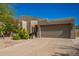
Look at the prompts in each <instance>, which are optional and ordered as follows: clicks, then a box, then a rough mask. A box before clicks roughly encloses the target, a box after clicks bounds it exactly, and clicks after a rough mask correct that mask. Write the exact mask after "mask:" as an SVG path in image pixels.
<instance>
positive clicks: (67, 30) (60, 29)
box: [18, 16, 75, 39]
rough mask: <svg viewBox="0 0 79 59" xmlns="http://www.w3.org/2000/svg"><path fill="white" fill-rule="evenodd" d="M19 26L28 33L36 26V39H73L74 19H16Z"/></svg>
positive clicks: (22, 17)
mask: <svg viewBox="0 0 79 59" xmlns="http://www.w3.org/2000/svg"><path fill="white" fill-rule="evenodd" d="M18 19H19V22H20V25H21V26H22V27H23V28H25V29H27V30H28V31H29V33H32V32H33V28H32V27H34V26H35V25H37V26H38V34H37V36H38V37H49V38H72V39H74V38H75V27H74V18H61V19H55V20H47V19H41V18H34V17H29V16H21V17H19V18H18Z"/></svg>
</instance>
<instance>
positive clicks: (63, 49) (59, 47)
mask: <svg viewBox="0 0 79 59" xmlns="http://www.w3.org/2000/svg"><path fill="white" fill-rule="evenodd" d="M0 55H2V56H54V55H63V56H64V55H79V53H78V49H77V50H76V46H75V45H74V44H73V42H72V40H71V39H63V38H40V39H39V38H36V39H30V40H26V41H24V42H21V43H19V44H16V45H13V46H10V47H7V48H3V49H0Z"/></svg>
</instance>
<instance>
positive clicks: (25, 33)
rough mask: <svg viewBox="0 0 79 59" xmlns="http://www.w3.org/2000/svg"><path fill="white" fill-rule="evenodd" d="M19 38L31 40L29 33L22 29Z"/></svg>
mask: <svg viewBox="0 0 79 59" xmlns="http://www.w3.org/2000/svg"><path fill="white" fill-rule="evenodd" d="M19 36H20V37H21V39H28V38H29V33H28V31H27V30H25V29H20V31H19Z"/></svg>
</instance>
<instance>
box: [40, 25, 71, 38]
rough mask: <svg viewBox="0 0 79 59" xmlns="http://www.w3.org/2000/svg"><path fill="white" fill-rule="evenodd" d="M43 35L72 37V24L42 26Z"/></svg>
mask: <svg viewBox="0 0 79 59" xmlns="http://www.w3.org/2000/svg"><path fill="white" fill-rule="evenodd" d="M41 36H42V37H50V38H52V37H53V38H70V25H64V26H52V25H47V26H42V27H41Z"/></svg>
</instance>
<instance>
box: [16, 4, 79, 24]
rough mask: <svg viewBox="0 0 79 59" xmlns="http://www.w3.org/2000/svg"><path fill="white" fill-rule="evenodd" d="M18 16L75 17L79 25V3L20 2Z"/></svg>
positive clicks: (17, 7) (17, 10)
mask: <svg viewBox="0 0 79 59" xmlns="http://www.w3.org/2000/svg"><path fill="white" fill-rule="evenodd" d="M15 9H16V17H18V16H21V15H28V16H34V17H40V18H48V19H57V18H68V17H74V18H75V24H76V25H79V4H77V3H76V4H74V3H72V4H71V3H70V4H68V3H65V4H64V3H63V4H62V3H19V4H16V6H15Z"/></svg>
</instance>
